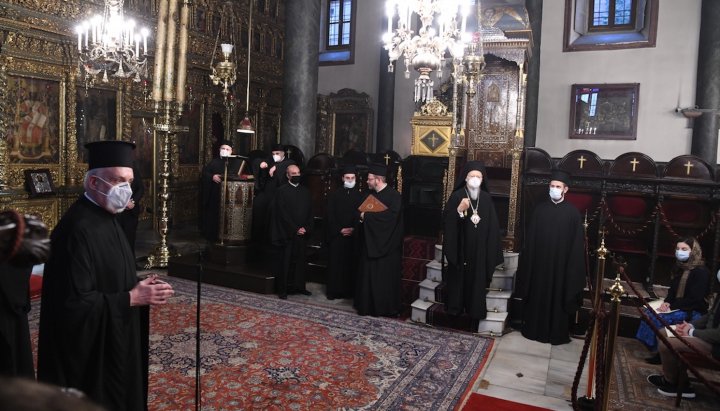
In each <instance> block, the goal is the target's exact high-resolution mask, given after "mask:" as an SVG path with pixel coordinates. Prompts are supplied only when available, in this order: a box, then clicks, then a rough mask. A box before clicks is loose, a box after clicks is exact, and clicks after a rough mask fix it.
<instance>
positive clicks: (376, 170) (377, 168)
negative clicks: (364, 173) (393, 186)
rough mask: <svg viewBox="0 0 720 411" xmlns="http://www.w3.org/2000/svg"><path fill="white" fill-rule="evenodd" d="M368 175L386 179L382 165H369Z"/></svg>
mask: <svg viewBox="0 0 720 411" xmlns="http://www.w3.org/2000/svg"><path fill="white" fill-rule="evenodd" d="M368 173H369V174H374V175H376V176H381V177H386V176H387V167H385V166H384V165H382V164H370V165H369V166H368Z"/></svg>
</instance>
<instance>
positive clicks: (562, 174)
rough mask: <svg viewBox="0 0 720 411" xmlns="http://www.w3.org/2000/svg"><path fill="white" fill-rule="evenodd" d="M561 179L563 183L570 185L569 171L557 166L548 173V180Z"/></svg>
mask: <svg viewBox="0 0 720 411" xmlns="http://www.w3.org/2000/svg"><path fill="white" fill-rule="evenodd" d="M553 180H555V181H561V182H563V183H565V185H570V173H568V172H567V171H565V170H560V169H559V168H556V169H554V170H553V171H552V174H551V175H550V181H553Z"/></svg>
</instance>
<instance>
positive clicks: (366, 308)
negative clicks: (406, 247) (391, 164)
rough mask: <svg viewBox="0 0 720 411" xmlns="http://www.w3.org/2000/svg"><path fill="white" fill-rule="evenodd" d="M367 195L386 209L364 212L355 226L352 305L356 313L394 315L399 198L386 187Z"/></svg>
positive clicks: (396, 311) (399, 251)
mask: <svg viewBox="0 0 720 411" xmlns="http://www.w3.org/2000/svg"><path fill="white" fill-rule="evenodd" d="M371 194H372V195H374V196H375V197H376V198H377V199H378V200H380V202H381V203H383V204H385V206H386V207H387V210H385V211H381V212H379V213H365V216H364V219H363V222H362V224H360V226H359V234H360V235H361V237H360V244H361V254H360V270H359V273H358V281H357V283H356V286H355V287H356V288H355V308H356V309H357V312H358V314H360V315H373V316H395V315H397V314H399V312H400V281H401V278H402V241H403V220H402V197H401V196H400V193H398V192H397V191H396V190H395V189H393V188H391V187H390V186H386V187H385V188H384V189H382V190H381V191H380V192H377V193H376V192H372V193H371Z"/></svg>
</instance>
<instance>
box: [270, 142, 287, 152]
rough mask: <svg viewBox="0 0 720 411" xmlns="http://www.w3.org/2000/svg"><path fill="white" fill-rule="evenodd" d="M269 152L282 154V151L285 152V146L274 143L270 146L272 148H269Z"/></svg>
mask: <svg viewBox="0 0 720 411" xmlns="http://www.w3.org/2000/svg"><path fill="white" fill-rule="evenodd" d="M270 151H283V152H284V151H285V146H284V145H282V144H277V143H275V144H273V145H272V148H270Z"/></svg>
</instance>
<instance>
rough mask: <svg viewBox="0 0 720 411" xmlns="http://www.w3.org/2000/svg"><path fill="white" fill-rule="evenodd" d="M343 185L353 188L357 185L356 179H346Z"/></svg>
mask: <svg viewBox="0 0 720 411" xmlns="http://www.w3.org/2000/svg"><path fill="white" fill-rule="evenodd" d="M343 186H345V188H353V187H355V180H353V181H345V182H343Z"/></svg>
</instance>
